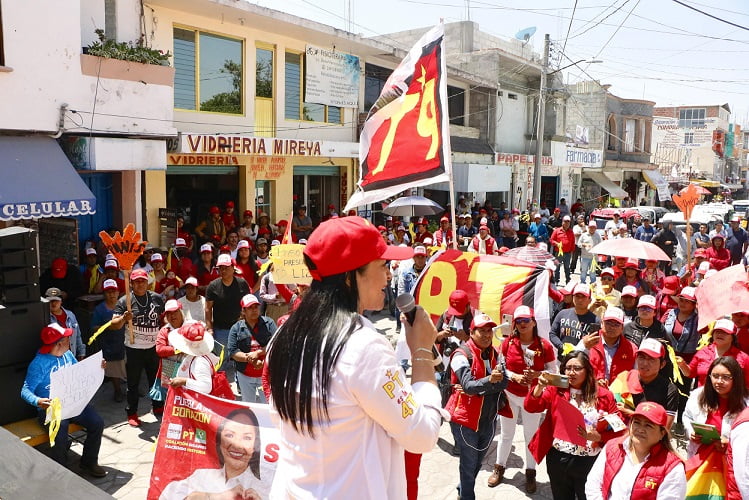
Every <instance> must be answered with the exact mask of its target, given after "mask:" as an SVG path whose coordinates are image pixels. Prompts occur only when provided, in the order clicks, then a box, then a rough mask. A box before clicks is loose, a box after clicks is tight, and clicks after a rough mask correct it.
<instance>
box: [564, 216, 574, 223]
mask: <svg viewBox="0 0 749 500" xmlns="http://www.w3.org/2000/svg"><path fill="white" fill-rule="evenodd" d="M571 220H572V219H571V218H570V216H569V215H565V216H564V217H562V222H564V221H571Z"/></svg>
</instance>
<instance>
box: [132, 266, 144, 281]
mask: <svg viewBox="0 0 749 500" xmlns="http://www.w3.org/2000/svg"><path fill="white" fill-rule="evenodd" d="M147 279H148V273H147V272H146V271H145V270H144V269H136V270H135V271H133V272H132V273H130V280H131V281H135V280H147Z"/></svg>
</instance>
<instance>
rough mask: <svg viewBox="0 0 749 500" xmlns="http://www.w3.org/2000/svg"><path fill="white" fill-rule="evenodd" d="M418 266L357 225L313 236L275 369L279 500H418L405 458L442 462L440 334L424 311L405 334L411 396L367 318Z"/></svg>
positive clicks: (327, 226)
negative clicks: (393, 270) (396, 274)
mask: <svg viewBox="0 0 749 500" xmlns="http://www.w3.org/2000/svg"><path fill="white" fill-rule="evenodd" d="M412 255H413V249H411V248H408V247H399V246H395V245H386V244H385V242H384V241H383V239H382V236H381V235H380V233H379V232H378V231H377V228H376V227H375V226H373V225H372V224H371V223H369V222H368V221H365V220H364V219H362V218H360V217H355V216H352V217H345V218H341V219H332V220H328V221H326V222H323V223H322V224H320V226H319V227H318V228H317V229H316V230H315V231H314V232H313V233H312V235H311V236H310V238H309V241H308V243H307V246H306V247H305V248H304V259H305V262H306V263H307V267H308V268H309V272H310V274H311V275H312V278H313V282H312V285H311V286H310V290H309V292H308V293H307V295H305V297H304V300H302V301H301V302H300V304H299V307H298V308H296V309H295V310H294V311H293V312H292V313H291V316H290V317H289V319H288V321H287V322H286V323H285V324H284V325H283V327H282V328H280V329H279V330H278V332H276V335H275V337H274V338H273V340H272V341H271V344H270V348H269V351H268V357H267V363H266V365H267V367H268V377H269V383H270V392H271V400H270V402H271V416H272V417H277V418H278V419H279V420H280V422H279V423H278V426H279V429H280V451H279V461H278V465H277V469H276V474H275V477H274V481H273V486H272V488H271V495H270V497H271V498H273V499H286V498H295V499H313V498H314V499H317V498H326V499H331V500H333V499H345V500H349V499H352V498H357V499H365V498H376V499H385V498H387V499H388V500H398V499H405V498H406V474H405V463H404V458H403V457H404V449H406V450H408V451H410V452H412V453H426V452H428V451H431V450H432V449H433V448H434V445H435V444H436V443H437V438H438V435H439V430H440V425H441V423H442V415H443V410H442V408H441V404H440V403H441V398H440V392H439V390H438V389H437V384H436V382H435V377H434V367H433V366H434V365H433V363H432V361H433V359H432V346H433V344H434V340H435V338H436V336H437V331H436V329H435V327H434V325H433V324H432V322H431V321H430V319H429V316H428V315H427V313H426V312H425V311H424V310H423V309H421V308H419V307H417V308H416V309H415V317H414V318H411V319H412V322H413V326H412V324H411V323H409V321H408V320H407V321H404V322H403V323H404V325H405V328H406V339H407V342H408V346H409V348H410V351H411V353H412V356H413V357H412V359H411V365H412V367H413V368H412V376H411V382H412V383H413V385H411V384H409V382H408V380H407V379H406V376H405V374H404V372H403V370H402V369H401V367H400V364H399V363H398V360H397V359H396V356H395V353H394V352H393V348H392V346H391V345H390V343H389V342H388V341H387V339H386V338H385V337H384V336H383V335H381V334H380V333H379V332H378V331H377V330H376V329H375V328H374V326H373V325H372V323H371V322H370V321H369V320H368V319H367V318H365V317H364V316H363V315H362V313H363V312H364V310H380V309H382V307H383V304H384V300H385V291H384V289H385V287H386V286H387V282H388V278H389V277H390V271H389V268H388V265H387V262H386V261H387V260H403V259H407V258H409V257H411V256H412Z"/></svg>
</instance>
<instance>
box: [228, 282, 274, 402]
mask: <svg viewBox="0 0 749 500" xmlns="http://www.w3.org/2000/svg"><path fill="white" fill-rule="evenodd" d="M240 305H241V306H242V317H241V319H240V320H239V321H237V322H236V323H234V324H233V325H232V327H231V330H229V342H228V344H227V346H226V355H227V356H229V357H230V358H231V359H232V360H233V361H234V365H235V369H236V372H237V384H238V385H239V389H240V391H241V392H242V401H246V402H249V403H263V404H265V403H267V401H266V399H265V393H264V392H263V390H262V381H261V377H262V375H263V365H264V364H265V355H266V351H265V350H266V348H267V347H268V342H270V339H271V337H273V334H274V333H276V330H277V327H276V323H275V321H273V319H271V318H269V317H268V316H262V315H261V314H260V301H259V300H258V299H257V297H255V296H254V295H252V294H251V293H250V294H247V295H245V296H244V297H242V300H241V302H240Z"/></svg>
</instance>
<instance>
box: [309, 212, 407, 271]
mask: <svg viewBox="0 0 749 500" xmlns="http://www.w3.org/2000/svg"><path fill="white" fill-rule="evenodd" d="M304 255H306V256H307V257H308V258H309V259H310V260H311V261H312V263H313V265H314V269H310V270H309V272H310V275H311V276H312V277H313V278H314V279H315V280H317V281H321V280H322V279H323V278H325V277H327V276H334V275H336V274H341V273H345V272H346V271H353V270H354V269H359V268H360V267H362V266H364V265H365V264H368V263H370V262H372V261H373V260H376V259H385V260H405V259H409V258H411V257H413V249H412V248H409V247H399V246H394V245H388V244H386V243H385V241H384V240H383V239H382V235H381V234H380V232H379V231H378V230H377V228H376V227H375V226H374V225H372V223H370V222H369V221H367V220H364V219H362V218H361V217H356V216H352V217H344V218H341V219H333V220H327V221H325V222H323V223H322V224H320V225H319V226H318V227H317V229H315V231H314V232H313V233H312V235H311V236H310V238H309V241H307V245H305V247H304Z"/></svg>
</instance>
